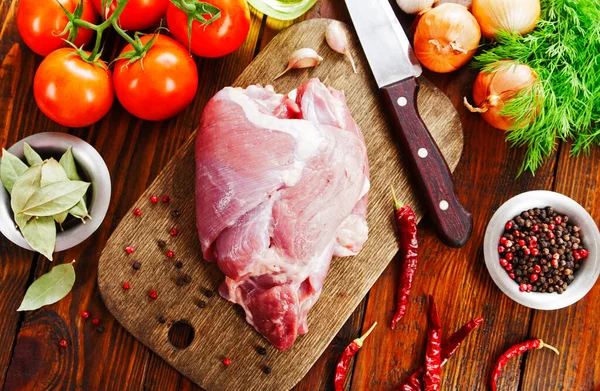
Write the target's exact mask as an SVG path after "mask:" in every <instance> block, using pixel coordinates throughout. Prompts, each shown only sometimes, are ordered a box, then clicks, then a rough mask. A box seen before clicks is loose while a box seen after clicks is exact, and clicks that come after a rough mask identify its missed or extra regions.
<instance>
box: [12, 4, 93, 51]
mask: <svg viewBox="0 0 600 391" xmlns="http://www.w3.org/2000/svg"><path fill="white" fill-rule="evenodd" d="M59 2H60V4H62V5H63V7H65V8H66V9H67V11H69V12H73V11H74V10H75V7H76V6H77V4H78V3H79V1H78V0H21V2H20V3H19V8H18V9H17V28H18V29H19V34H20V35H21V38H22V39H23V41H25V44H26V45H27V46H29V48H30V49H31V50H33V51H34V52H36V53H37V54H40V55H42V56H47V55H48V54H50V53H51V52H53V51H55V50H56V49H58V48H61V47H63V46H66V45H67V44H66V43H65V42H64V41H63V39H66V38H67V37H68V34H65V35H61V36H56V34H60V33H61V32H62V31H63V30H64V29H65V26H66V25H67V23H68V22H69V19H68V18H67V15H65V13H64V11H63V10H62V8H60V5H59V4H58V3H59ZM81 18H82V19H83V20H86V21H88V22H90V23H96V20H97V15H96V12H95V11H94V7H93V6H92V3H91V2H90V0H83V14H82V15H81ZM93 34H94V32H93V31H92V30H88V29H81V28H80V29H78V32H77V37H76V38H75V42H74V44H75V45H76V46H77V47H81V45H84V44H86V43H88V42H89V41H90V39H92V35H93Z"/></svg>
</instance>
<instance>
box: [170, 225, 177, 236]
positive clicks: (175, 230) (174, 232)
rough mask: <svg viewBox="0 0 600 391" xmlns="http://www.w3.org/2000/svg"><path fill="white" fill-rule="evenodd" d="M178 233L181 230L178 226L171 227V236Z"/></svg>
mask: <svg viewBox="0 0 600 391" xmlns="http://www.w3.org/2000/svg"><path fill="white" fill-rule="evenodd" d="M177 234H179V230H178V229H177V227H175V228H171V230H170V231H169V235H171V236H177Z"/></svg>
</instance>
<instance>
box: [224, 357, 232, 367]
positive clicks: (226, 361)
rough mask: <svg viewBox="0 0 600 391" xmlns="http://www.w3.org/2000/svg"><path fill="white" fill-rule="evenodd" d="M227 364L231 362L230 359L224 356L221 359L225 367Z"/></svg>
mask: <svg viewBox="0 0 600 391" xmlns="http://www.w3.org/2000/svg"><path fill="white" fill-rule="evenodd" d="M229 364H231V360H230V359H229V357H225V358H224V359H223V365H225V366H226V367H228V366H229Z"/></svg>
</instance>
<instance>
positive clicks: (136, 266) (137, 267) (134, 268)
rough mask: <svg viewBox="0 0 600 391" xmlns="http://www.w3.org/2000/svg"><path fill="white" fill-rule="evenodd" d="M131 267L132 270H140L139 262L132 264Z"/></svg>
mask: <svg viewBox="0 0 600 391" xmlns="http://www.w3.org/2000/svg"><path fill="white" fill-rule="evenodd" d="M131 267H132V268H133V270H140V268H141V267H142V264H141V262H137V261H136V262H134V263H133V264H132V265H131Z"/></svg>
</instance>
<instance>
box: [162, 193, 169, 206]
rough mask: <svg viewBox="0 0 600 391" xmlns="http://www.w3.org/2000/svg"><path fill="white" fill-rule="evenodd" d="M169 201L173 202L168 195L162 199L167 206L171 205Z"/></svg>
mask: <svg viewBox="0 0 600 391" xmlns="http://www.w3.org/2000/svg"><path fill="white" fill-rule="evenodd" d="M169 201H171V197H169V196H168V195H166V196H163V198H162V202H163V204H167V203H169Z"/></svg>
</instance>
